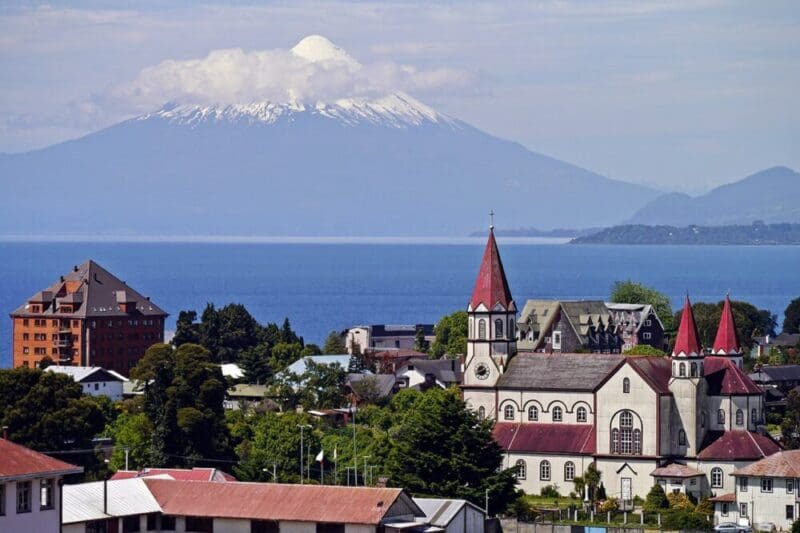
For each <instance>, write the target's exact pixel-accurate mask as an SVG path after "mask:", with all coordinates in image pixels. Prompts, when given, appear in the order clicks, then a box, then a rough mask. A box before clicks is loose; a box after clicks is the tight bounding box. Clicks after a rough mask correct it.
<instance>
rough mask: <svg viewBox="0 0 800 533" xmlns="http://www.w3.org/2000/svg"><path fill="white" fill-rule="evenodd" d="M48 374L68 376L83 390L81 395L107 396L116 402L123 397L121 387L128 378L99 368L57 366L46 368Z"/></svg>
mask: <svg viewBox="0 0 800 533" xmlns="http://www.w3.org/2000/svg"><path fill="white" fill-rule="evenodd" d="M47 371H48V372H55V373H57V374H65V375H67V376H70V377H71V378H72V379H73V380H75V382H76V383H78V384H80V386H81V387H82V388H83V393H84V394H88V395H90V396H108V397H109V398H111V400H112V401H115V402H116V401H118V400H121V399H122V396H123V386H124V384H125V383H126V382H127V381H128V378H126V377H125V376H123V375H121V374H119V373H118V372H114V371H113V370H106V369H105V368H101V367H99V366H57V365H51V366H49V367H47Z"/></svg>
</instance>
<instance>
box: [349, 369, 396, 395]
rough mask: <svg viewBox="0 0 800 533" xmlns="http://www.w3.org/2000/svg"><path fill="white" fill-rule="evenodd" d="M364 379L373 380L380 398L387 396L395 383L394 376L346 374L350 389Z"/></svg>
mask: <svg viewBox="0 0 800 533" xmlns="http://www.w3.org/2000/svg"><path fill="white" fill-rule="evenodd" d="M364 378H370V379H375V382H376V383H377V385H378V394H380V397H381V398H384V397H386V396H389V395H390V394H391V393H392V389H394V386H395V384H396V383H397V378H395V376H394V374H347V385H349V386H350V387H352V386H353V384H355V383H358V382H359V381H361V380H362V379H364Z"/></svg>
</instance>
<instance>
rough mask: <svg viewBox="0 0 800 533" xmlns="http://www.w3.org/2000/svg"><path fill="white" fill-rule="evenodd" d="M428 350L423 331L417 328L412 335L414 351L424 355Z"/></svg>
mask: <svg viewBox="0 0 800 533" xmlns="http://www.w3.org/2000/svg"><path fill="white" fill-rule="evenodd" d="M428 348H429V346H428V341H427V340H425V330H424V329H422V328H421V327H419V328H417V332H416V334H415V335H414V349H415V350H416V351H418V352H422V353H425V352H427V351H428Z"/></svg>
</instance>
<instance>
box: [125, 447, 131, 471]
mask: <svg viewBox="0 0 800 533" xmlns="http://www.w3.org/2000/svg"><path fill="white" fill-rule="evenodd" d="M130 451H131V449H130V448H125V470H127V469H128V455H129V454H130Z"/></svg>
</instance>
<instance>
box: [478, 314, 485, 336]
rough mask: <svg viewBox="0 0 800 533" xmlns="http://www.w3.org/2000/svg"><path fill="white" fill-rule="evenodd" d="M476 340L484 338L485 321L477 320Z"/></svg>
mask: <svg viewBox="0 0 800 533" xmlns="http://www.w3.org/2000/svg"><path fill="white" fill-rule="evenodd" d="M478 338H479V339H485V338H486V321H485V320H484V319H482V318H481V319H480V320H478Z"/></svg>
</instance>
